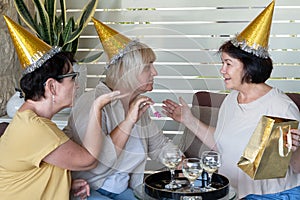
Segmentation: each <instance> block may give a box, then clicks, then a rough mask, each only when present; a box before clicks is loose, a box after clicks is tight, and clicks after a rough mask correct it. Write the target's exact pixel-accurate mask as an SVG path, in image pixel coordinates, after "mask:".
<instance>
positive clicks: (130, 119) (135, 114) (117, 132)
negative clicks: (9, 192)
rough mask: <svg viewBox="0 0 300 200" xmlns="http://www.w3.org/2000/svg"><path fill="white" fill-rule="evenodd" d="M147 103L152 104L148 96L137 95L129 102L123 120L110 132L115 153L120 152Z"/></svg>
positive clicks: (146, 107)
mask: <svg viewBox="0 0 300 200" xmlns="http://www.w3.org/2000/svg"><path fill="white" fill-rule="evenodd" d="M149 104H153V102H152V100H151V99H150V98H149V97H145V96H140V97H138V98H137V99H136V100H135V101H134V102H132V103H131V104H130V107H129V110H128V113H127V115H126V118H125V120H124V121H123V122H121V123H120V124H119V125H118V126H117V127H116V128H115V129H114V130H113V131H112V132H111V133H110V137H111V139H112V141H113V143H114V145H115V148H116V152H117V155H119V154H120V153H121V152H122V150H123V148H124V147H125V145H126V143H127V141H128V138H129V136H130V134H131V132H132V128H133V127H134V125H135V123H136V122H137V121H138V120H139V119H140V117H141V115H142V114H143V113H144V112H145V111H146V110H147V109H148V108H149Z"/></svg>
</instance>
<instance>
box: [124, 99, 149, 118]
mask: <svg viewBox="0 0 300 200" xmlns="http://www.w3.org/2000/svg"><path fill="white" fill-rule="evenodd" d="M152 104H153V101H152V99H151V98H149V97H146V96H139V97H137V98H136V99H135V100H134V101H133V102H131V103H130V106H129V110H128V113H127V116H126V119H127V120H130V121H131V122H132V123H136V122H137V121H138V120H139V119H140V117H141V116H142V114H143V113H144V112H145V111H146V110H147V109H148V108H149V107H150V105H152Z"/></svg>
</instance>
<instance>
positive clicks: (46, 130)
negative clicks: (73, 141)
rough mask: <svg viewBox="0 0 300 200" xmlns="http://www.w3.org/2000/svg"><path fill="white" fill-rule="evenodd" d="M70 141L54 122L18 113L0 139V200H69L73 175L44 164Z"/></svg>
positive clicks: (33, 115)
mask: <svg viewBox="0 0 300 200" xmlns="http://www.w3.org/2000/svg"><path fill="white" fill-rule="evenodd" d="M68 140H69V138H68V137H67V136H66V135H65V134H64V133H63V132H62V131H61V130H60V129H59V128H58V127H57V126H56V124H55V123H53V122H52V121H51V120H49V119H46V118H42V117H39V116H37V115H36V114H35V113H34V112H32V111H30V110H26V111H23V112H17V113H16V115H15V116H14V118H13V119H12V121H11V123H10V125H9V126H8V127H7V129H6V131H5V133H4V134H3V135H2V137H1V138H0V196H1V197H0V198H1V199H30V200H34V199H36V200H41V199H45V200H46V199H49V200H54V199H59V200H64V199H65V200H68V199H69V191H70V186H71V176H70V172H69V171H68V170H67V169H61V168H59V167H56V166H54V165H50V164H48V163H45V162H43V161H42V160H43V158H45V156H47V155H48V154H49V153H50V152H52V151H53V150H55V149H56V148H57V147H58V146H60V145H61V144H63V143H65V142H66V141H68Z"/></svg>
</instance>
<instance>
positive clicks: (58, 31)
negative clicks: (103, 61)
mask: <svg viewBox="0 0 300 200" xmlns="http://www.w3.org/2000/svg"><path fill="white" fill-rule="evenodd" d="M32 1H33V3H34V5H35V9H36V11H35V12H34V17H33V16H32V15H31V14H30V12H29V10H28V7H27V6H26V5H25V3H24V0H14V3H15V7H16V9H17V12H18V14H19V16H20V17H21V19H22V20H23V22H24V23H25V24H26V25H27V26H28V27H29V28H30V29H31V30H32V31H34V32H35V33H36V35H37V36H38V37H39V38H41V39H42V40H43V41H45V42H46V43H47V44H49V45H51V46H60V47H62V50H63V51H71V52H73V53H74V54H75V53H76V52H77V48H78V43H79V36H80V34H81V33H82V31H83V29H84V28H85V27H86V26H87V24H88V22H89V21H90V20H91V18H92V16H93V15H94V12H95V10H96V6H97V4H98V0H90V1H89V2H88V3H87V4H86V5H85V7H84V8H83V9H82V13H81V15H80V17H79V18H78V19H77V21H76V22H75V20H74V17H73V16H72V17H70V18H69V19H68V20H67V13H66V4H65V0H59V2H60V10H61V12H60V14H58V12H57V9H56V0H32ZM101 54H102V52H101V53H97V54H95V55H92V56H90V57H88V58H84V59H82V60H80V61H79V62H91V61H94V60H96V59H97V58H99V57H100V55H101Z"/></svg>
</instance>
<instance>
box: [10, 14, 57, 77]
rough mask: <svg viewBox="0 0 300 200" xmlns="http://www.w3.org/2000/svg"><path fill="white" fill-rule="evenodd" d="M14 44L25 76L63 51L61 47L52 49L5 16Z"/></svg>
mask: <svg viewBox="0 0 300 200" xmlns="http://www.w3.org/2000/svg"><path fill="white" fill-rule="evenodd" d="M4 19H5V22H6V24H7V28H8V30H9V33H10V36H11V39H12V42H13V44H14V46H15V49H16V52H17V54H18V58H19V61H20V64H21V68H22V69H23V70H24V71H23V75H25V74H28V73H30V72H33V71H34V70H35V69H37V68H39V67H41V66H42V65H43V63H45V62H46V61H47V60H48V59H50V58H51V57H52V56H53V55H55V54H56V53H58V52H60V51H61V48H59V47H53V48H52V47H51V46H50V45H48V44H47V43H45V42H44V41H42V40H41V39H39V38H37V37H36V36H35V35H33V34H32V33H30V32H29V31H27V30H26V29H25V28H23V27H22V26H20V25H19V24H17V23H15V22H14V21H13V20H12V19H10V18H9V17H7V16H4Z"/></svg>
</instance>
